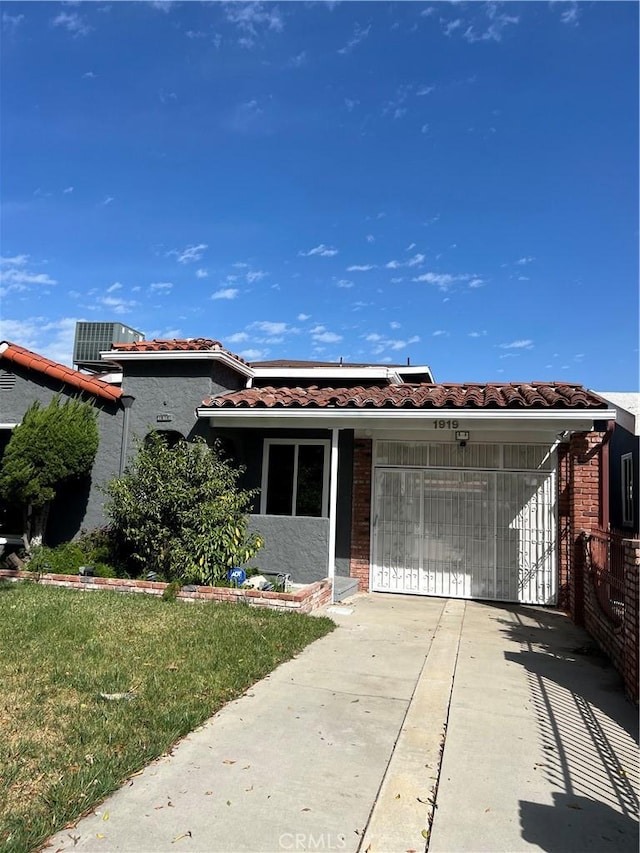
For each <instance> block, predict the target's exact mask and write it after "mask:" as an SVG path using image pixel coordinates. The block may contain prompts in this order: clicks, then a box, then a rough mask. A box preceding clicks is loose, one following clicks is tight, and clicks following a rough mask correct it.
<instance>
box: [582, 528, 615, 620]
mask: <svg viewBox="0 0 640 853" xmlns="http://www.w3.org/2000/svg"><path fill="white" fill-rule="evenodd" d="M586 545H587V565H588V567H589V573H590V575H591V580H592V582H593V586H594V589H595V591H596V595H597V598H598V603H599V604H600V607H601V608H602V611H603V613H604V614H605V616H607V617H608V618H609V619H610V620H611V622H613V624H614V625H621V624H622V621H623V618H624V536H623V535H621V534H619V533H615V532H613V531H605V530H597V531H593V532H592V533H590V534H589V535H588V536H587V541H586Z"/></svg>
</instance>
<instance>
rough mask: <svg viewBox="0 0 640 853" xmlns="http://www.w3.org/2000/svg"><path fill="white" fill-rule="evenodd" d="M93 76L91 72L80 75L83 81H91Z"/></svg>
mask: <svg viewBox="0 0 640 853" xmlns="http://www.w3.org/2000/svg"><path fill="white" fill-rule="evenodd" d="M95 76H96V75H95V74H94V73H93V71H85V72H84V74H83V75H82V77H83V79H84V80H93V79H94V78H95Z"/></svg>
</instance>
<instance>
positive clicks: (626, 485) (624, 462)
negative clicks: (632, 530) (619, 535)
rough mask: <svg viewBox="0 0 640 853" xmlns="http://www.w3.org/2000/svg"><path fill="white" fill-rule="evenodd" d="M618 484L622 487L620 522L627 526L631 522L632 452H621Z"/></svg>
mask: <svg viewBox="0 0 640 853" xmlns="http://www.w3.org/2000/svg"><path fill="white" fill-rule="evenodd" d="M620 486H621V489H622V523H623V524H624V525H625V527H627V526H629V525H632V524H633V510H634V506H633V497H634V495H633V453H623V454H622V456H621V457H620Z"/></svg>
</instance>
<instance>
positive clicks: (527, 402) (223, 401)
mask: <svg viewBox="0 0 640 853" xmlns="http://www.w3.org/2000/svg"><path fill="white" fill-rule="evenodd" d="M204 405H205V406H211V407H212V408H226V409H229V408H241V409H246V408H251V409H274V408H287V409H295V408H306V409H326V408H338V409H346V408H348V409H381V408H389V409H398V408H402V409H449V408H450V409H465V408H466V409H606V408H607V404H606V403H605V401H604V400H602V399H601V398H600V397H598V396H597V395H596V394H593V393H592V392H591V391H587V390H586V389H585V388H583V387H582V385H567V384H563V383H550V382H548V383H547V382H533V383H531V384H526V383H487V384H485V385H482V384H475V383H474V384H468V385H466V384H464V385H463V384H433V385H431V384H426V383H422V384H409V383H406V384H404V385H387V386H384V387H377V386H372V387H367V388H363V387H357V388H318V387H317V386H315V385H312V386H310V387H307V388H273V387H267V388H246V389H244V390H242V391H234V392H231V393H229V394H221V395H220V396H218V397H212V398H209V399H208V400H205V401H204Z"/></svg>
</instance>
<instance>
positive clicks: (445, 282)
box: [413, 272, 460, 290]
mask: <svg viewBox="0 0 640 853" xmlns="http://www.w3.org/2000/svg"><path fill="white" fill-rule="evenodd" d="M459 280H460V276H457V275H450V274H449V273H435V272H425V273H423V274H422V275H419V276H416V278H414V279H413V281H426V282H427V283H428V284H437V285H438V287H440V288H442V289H443V290H446V289H447V288H448V287H451V285H452V284H453V283H454V282H455V281H459Z"/></svg>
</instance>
